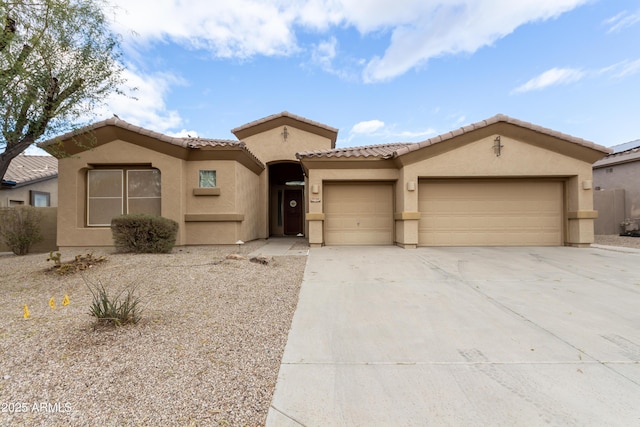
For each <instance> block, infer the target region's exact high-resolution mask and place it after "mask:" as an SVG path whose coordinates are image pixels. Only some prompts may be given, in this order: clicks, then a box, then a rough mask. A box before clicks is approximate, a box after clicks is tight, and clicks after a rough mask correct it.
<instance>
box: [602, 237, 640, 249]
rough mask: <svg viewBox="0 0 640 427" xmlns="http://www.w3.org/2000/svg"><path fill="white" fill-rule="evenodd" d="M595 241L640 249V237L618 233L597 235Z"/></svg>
mask: <svg viewBox="0 0 640 427" xmlns="http://www.w3.org/2000/svg"><path fill="white" fill-rule="evenodd" d="M595 243H596V244H598V245H607V246H622V247H625V248H635V249H640V237H629V236H617V235H615V234H614V235H596V236H595Z"/></svg>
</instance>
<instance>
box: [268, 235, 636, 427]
mask: <svg viewBox="0 0 640 427" xmlns="http://www.w3.org/2000/svg"><path fill="white" fill-rule="evenodd" d="M267 425H268V426H411V425H415V426H423V425H434V426H440V425H465V426H466V425H478V426H486V425H494V426H495V425H504V426H514V425H594V426H604V425H620V426H631V425H640V252H638V251H632V250H630V251H628V252H627V253H624V252H618V251H612V250H606V249H596V248H590V249H576V248H568V247H553V248H441V249H436V248H420V249H416V250H404V249H400V248H396V247H324V248H318V249H312V250H311V251H310V255H309V260H308V265H307V268H306V272H305V279H304V282H303V285H302V289H301V292H300V300H299V303H298V308H297V310H296V313H295V315H294V319H293V324H292V329H291V332H290V334H289V339H288V342H287V347H286V349H285V353H284V357H283V360H282V365H281V367H280V373H279V377H278V383H277V386H276V391H275V394H274V398H273V402H272V406H271V408H270V411H269V415H268V418H267Z"/></svg>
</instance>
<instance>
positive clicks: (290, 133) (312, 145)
mask: <svg viewBox="0 0 640 427" xmlns="http://www.w3.org/2000/svg"><path fill="white" fill-rule="evenodd" d="M285 127H286V128H287V138H286V139H284V128H285ZM243 141H244V142H245V144H247V148H249V151H251V152H252V153H254V154H255V155H256V156H257V157H258V158H259V159H260V161H262V163H264V164H269V163H271V162H275V161H283V160H297V159H296V153H298V152H302V151H311V150H328V149H330V148H331V140H329V139H328V138H325V137H323V136H320V135H316V134H313V133H310V132H306V131H304V130H301V129H297V128H295V127H294V126H291V125H287V126H278V127H275V128H273V129H270V130H268V131H266V132H263V133H259V134H256V135H252V136H249V137H246V138H244V139H243Z"/></svg>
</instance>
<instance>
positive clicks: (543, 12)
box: [363, 0, 586, 82]
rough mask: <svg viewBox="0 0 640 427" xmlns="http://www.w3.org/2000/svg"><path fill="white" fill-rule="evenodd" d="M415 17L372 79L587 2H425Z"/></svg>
mask: <svg viewBox="0 0 640 427" xmlns="http://www.w3.org/2000/svg"><path fill="white" fill-rule="evenodd" d="M421 3H424V4H428V5H429V6H428V7H427V6H426V5H425V6H424V7H423V8H422V9H418V10H416V11H415V12H416V13H415V15H414V17H413V19H411V20H410V21H409V22H405V23H395V25H394V26H393V28H392V34H391V43H390V45H389V47H388V48H387V49H386V51H385V53H384V55H382V56H375V57H373V58H372V59H371V60H370V61H369V63H368V64H367V66H366V68H365V69H364V73H363V78H364V80H365V81H367V82H376V81H381V80H389V79H392V78H394V77H397V76H399V75H401V74H403V73H405V72H407V71H409V70H411V69H413V68H415V67H419V66H422V65H424V64H425V63H426V62H427V61H428V60H429V59H431V58H435V57H438V56H442V55H451V54H458V53H473V52H475V51H476V50H478V49H480V48H482V47H484V46H489V45H491V44H492V43H494V42H495V41H496V40H499V39H500V38H503V37H505V36H507V35H508V34H510V33H512V32H513V31H514V30H515V29H516V28H518V27H519V26H521V25H524V24H526V23H530V22H534V21H540V20H546V19H550V18H555V17H557V16H559V15H560V14H562V13H564V12H567V11H569V10H572V9H574V8H576V7H578V6H580V5H581V4H583V3H586V0H542V1H539V0H520V1H517V2H514V1H512V0H477V1H458V2H447V1H437V2H421Z"/></svg>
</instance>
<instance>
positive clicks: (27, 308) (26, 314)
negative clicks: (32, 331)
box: [23, 304, 31, 319]
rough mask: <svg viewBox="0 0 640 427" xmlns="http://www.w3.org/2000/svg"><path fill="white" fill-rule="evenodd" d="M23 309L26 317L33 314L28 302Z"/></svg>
mask: <svg viewBox="0 0 640 427" xmlns="http://www.w3.org/2000/svg"><path fill="white" fill-rule="evenodd" d="M23 311H24V318H25V319H28V318H29V316H31V313H29V307H27V304H25V305H24V309H23Z"/></svg>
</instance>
